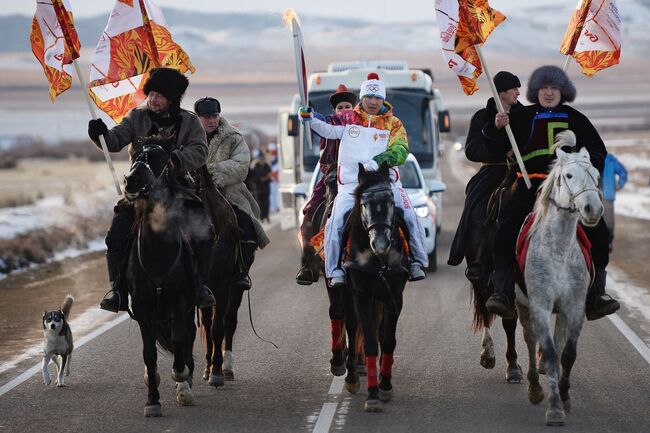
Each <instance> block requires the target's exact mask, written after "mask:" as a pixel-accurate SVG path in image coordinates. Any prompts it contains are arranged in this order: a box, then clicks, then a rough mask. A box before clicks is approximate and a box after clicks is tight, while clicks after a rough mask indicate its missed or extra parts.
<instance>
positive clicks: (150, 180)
mask: <svg viewBox="0 0 650 433" xmlns="http://www.w3.org/2000/svg"><path fill="white" fill-rule="evenodd" d="M171 147H172V142H171V140H170V139H168V138H164V137H157V136H156V137H149V138H147V139H145V140H144V142H143V143H142V150H141V151H139V152H137V153H136V154H135V155H134V157H133V163H132V165H131V169H130V170H129V172H128V173H127V175H126V176H125V177H124V196H125V197H126V199H127V200H129V201H131V202H132V201H135V200H137V199H146V198H148V197H149V195H150V193H151V191H152V190H153V188H154V184H155V182H156V181H157V180H158V179H160V178H161V176H162V175H163V174H164V173H166V172H169V170H167V167H168V164H169V155H170V149H171Z"/></svg>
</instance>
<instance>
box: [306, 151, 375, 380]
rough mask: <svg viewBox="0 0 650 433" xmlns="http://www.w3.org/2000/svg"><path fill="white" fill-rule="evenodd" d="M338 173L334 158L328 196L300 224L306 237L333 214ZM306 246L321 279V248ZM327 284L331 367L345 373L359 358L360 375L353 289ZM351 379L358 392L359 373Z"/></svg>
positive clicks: (308, 259)
mask: <svg viewBox="0 0 650 433" xmlns="http://www.w3.org/2000/svg"><path fill="white" fill-rule="evenodd" d="M336 174H337V164H336V162H333V163H331V164H330V165H329V167H328V170H327V173H326V174H325V179H324V183H325V200H324V201H323V202H321V203H320V204H319V205H318V207H317V208H316V210H315V211H314V215H313V217H312V223H311V224H310V225H307V227H304V228H301V229H302V230H305V233H303V236H302V237H303V239H310V238H311V237H313V236H314V235H316V234H317V233H318V232H320V231H321V229H322V228H323V227H325V224H326V223H327V220H328V218H329V217H330V215H331V214H332V207H333V205H334V199H335V198H336V194H337V193H338V183H337V179H336ZM303 248H304V249H305V252H306V253H305V254H304V263H303V265H304V266H306V267H308V268H309V269H311V272H312V274H313V275H314V276H315V277H314V278H312V281H318V275H319V274H324V273H325V263H324V261H323V260H322V259H321V256H320V254H319V252H317V251H315V250H314V248H313V247H312V246H311V245H304V246H303ZM325 287H326V288H327V297H328V298H329V302H330V305H329V310H328V313H329V318H330V327H331V336H332V358H331V359H330V371H331V372H332V374H333V375H334V376H343V375H344V374H345V373H346V370H348V371H350V369H348V368H346V364H350V365H352V364H353V363H355V362H356V371H357V373H358V374H359V375H362V376H363V375H365V372H366V367H365V364H364V361H363V351H357V350H355V349H354V348H355V346H356V333H357V329H358V321H357V316H356V312H355V310H354V301H353V299H352V293H351V292H350V291H349V290H344V289H339V288H332V287H331V286H330V284H329V280H328V279H325ZM346 334H347V337H348V338H347V344H346V339H345V337H346ZM346 345H347V348H346ZM348 380H349V382H346V387H347V389H348V390H349V391H350V392H357V391H358V390H359V380H358V377H357V375H356V374H355V375H353V376H350V375H348Z"/></svg>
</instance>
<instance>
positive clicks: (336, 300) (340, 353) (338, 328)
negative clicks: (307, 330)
mask: <svg viewBox="0 0 650 433" xmlns="http://www.w3.org/2000/svg"><path fill="white" fill-rule="evenodd" d="M341 292H342V290H341V289H338V288H336V289H332V288H331V287H329V284H328V285H327V297H328V298H329V301H330V307H329V317H330V326H331V334H332V359H330V371H331V373H332V374H333V375H334V376H343V375H344V374H345V333H344V329H343V325H344V322H343V317H344V313H343V302H342V293H341Z"/></svg>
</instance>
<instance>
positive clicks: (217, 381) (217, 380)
mask: <svg viewBox="0 0 650 433" xmlns="http://www.w3.org/2000/svg"><path fill="white" fill-rule="evenodd" d="M208 385H210V386H214V387H215V388H218V387H220V386H224V385H225V380H224V375H223V374H211V375H210V380H208Z"/></svg>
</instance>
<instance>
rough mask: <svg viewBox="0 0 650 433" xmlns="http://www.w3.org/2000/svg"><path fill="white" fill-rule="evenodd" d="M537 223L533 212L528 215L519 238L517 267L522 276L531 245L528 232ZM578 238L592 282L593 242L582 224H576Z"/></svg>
mask: <svg viewBox="0 0 650 433" xmlns="http://www.w3.org/2000/svg"><path fill="white" fill-rule="evenodd" d="M533 221H535V213H534V212H531V213H529V214H528V216H527V217H526V219H525V220H524V224H523V225H522V226H521V230H520V231H519V236H518V237H517V251H516V257H517V265H518V266H519V271H520V272H521V275H524V269H525V268H526V254H527V253H528V245H529V244H530V238H529V237H528V232H529V231H530V228H531V227H532V225H533ZM576 238H577V240H578V245H580V250H581V251H582V255H583V256H584V258H585V262H586V264H587V269H588V270H589V275H590V276H591V280H592V281H593V279H594V263H593V261H592V260H591V242H589V239H588V238H587V234H586V233H585V231H584V229H583V228H582V226H580V224H576Z"/></svg>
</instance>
